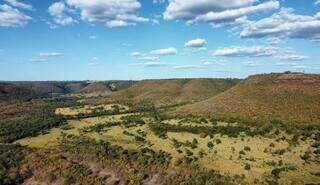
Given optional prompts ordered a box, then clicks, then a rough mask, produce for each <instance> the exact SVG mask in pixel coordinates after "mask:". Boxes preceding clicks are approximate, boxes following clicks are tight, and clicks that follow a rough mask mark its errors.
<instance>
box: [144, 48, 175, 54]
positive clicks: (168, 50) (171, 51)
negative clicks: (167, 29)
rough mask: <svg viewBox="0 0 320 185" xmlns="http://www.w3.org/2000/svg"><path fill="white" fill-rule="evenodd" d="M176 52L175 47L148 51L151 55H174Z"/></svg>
mask: <svg viewBox="0 0 320 185" xmlns="http://www.w3.org/2000/svg"><path fill="white" fill-rule="evenodd" d="M177 53H178V51H177V49H176V48H173V47H170V48H163V49H156V50H153V51H151V52H150V54H152V55H176V54H177Z"/></svg>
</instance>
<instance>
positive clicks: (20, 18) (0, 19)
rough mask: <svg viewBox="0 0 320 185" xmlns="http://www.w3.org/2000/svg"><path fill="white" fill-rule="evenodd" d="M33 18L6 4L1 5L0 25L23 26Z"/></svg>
mask: <svg viewBox="0 0 320 185" xmlns="http://www.w3.org/2000/svg"><path fill="white" fill-rule="evenodd" d="M30 20H32V18H31V17H29V16H27V15H25V14H24V13H22V12H20V11H19V10H18V9H15V8H12V7H11V6H8V5H6V4H4V5H0V26H2V27H22V26H24V25H26V24H28V22H29V21H30Z"/></svg>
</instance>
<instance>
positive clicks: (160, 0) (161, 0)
mask: <svg viewBox="0 0 320 185" xmlns="http://www.w3.org/2000/svg"><path fill="white" fill-rule="evenodd" d="M165 2H166V0H152V3H153V4H158V3H159V4H162V3H165Z"/></svg>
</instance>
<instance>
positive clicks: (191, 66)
mask: <svg viewBox="0 0 320 185" xmlns="http://www.w3.org/2000/svg"><path fill="white" fill-rule="evenodd" d="M172 68H173V69H177V70H191V69H202V68H203V67H202V66H198V65H180V66H173V67H172Z"/></svg>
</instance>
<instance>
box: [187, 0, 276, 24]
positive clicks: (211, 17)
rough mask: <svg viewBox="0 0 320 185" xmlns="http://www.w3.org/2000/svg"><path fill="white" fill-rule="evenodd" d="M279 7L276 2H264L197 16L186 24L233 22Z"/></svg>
mask: <svg viewBox="0 0 320 185" xmlns="http://www.w3.org/2000/svg"><path fill="white" fill-rule="evenodd" d="M279 6H280V4H279V2H278V1H270V2H265V3H262V4H259V5H256V6H249V7H244V8H239V9H233V10H232V9H231V10H225V11H222V12H208V13H206V14H203V15H199V16H197V17H196V18H195V19H193V20H189V21H188V24H193V23H196V22H214V23H226V22H234V21H235V20H237V19H238V18H241V17H244V16H247V15H249V14H253V13H257V12H261V11H269V10H274V9H278V8H279Z"/></svg>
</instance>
